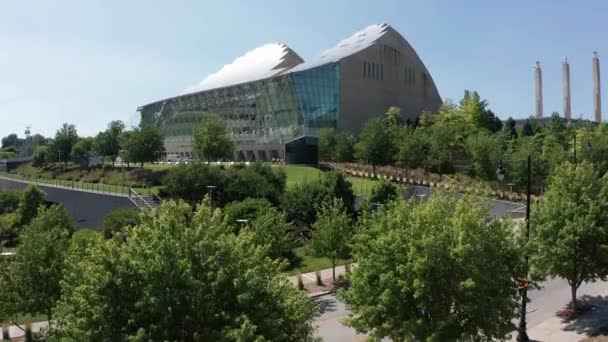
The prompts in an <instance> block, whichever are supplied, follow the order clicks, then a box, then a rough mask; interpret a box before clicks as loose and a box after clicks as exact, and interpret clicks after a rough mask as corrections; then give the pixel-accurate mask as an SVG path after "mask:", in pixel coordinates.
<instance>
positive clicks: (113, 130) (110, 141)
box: [95, 120, 125, 166]
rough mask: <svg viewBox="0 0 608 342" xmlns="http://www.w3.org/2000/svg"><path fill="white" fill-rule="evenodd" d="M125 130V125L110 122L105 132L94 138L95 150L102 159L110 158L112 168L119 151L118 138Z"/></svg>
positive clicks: (118, 121) (119, 143)
mask: <svg viewBox="0 0 608 342" xmlns="http://www.w3.org/2000/svg"><path fill="white" fill-rule="evenodd" d="M124 130H125V124H124V123H123V122H122V121H120V120H115V121H111V122H110V123H109V124H108V127H107V128H106V130H105V131H103V132H99V134H97V136H96V137H95V145H96V149H97V151H98V152H99V154H101V155H102V156H104V157H107V158H110V160H111V161H112V166H114V163H115V162H116V158H118V155H119V153H120V150H121V142H120V137H121V135H122V132H123V131H124Z"/></svg>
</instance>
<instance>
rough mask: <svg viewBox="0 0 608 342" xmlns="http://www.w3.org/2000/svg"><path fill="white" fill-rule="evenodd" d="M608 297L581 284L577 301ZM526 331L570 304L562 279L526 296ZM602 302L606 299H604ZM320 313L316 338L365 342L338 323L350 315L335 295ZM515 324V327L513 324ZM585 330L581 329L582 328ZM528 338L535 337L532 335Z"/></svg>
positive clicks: (602, 287)
mask: <svg viewBox="0 0 608 342" xmlns="http://www.w3.org/2000/svg"><path fill="white" fill-rule="evenodd" d="M607 293H608V282H602V281H600V282H595V283H588V284H582V285H581V287H580V288H579V291H578V298H579V300H580V299H581V298H585V297H593V298H598V297H597V296H598V295H606V294H607ZM528 297H529V298H530V303H528V315H527V320H528V331H530V330H531V329H533V328H534V327H535V326H536V325H539V324H540V323H541V322H543V321H545V320H547V319H549V318H551V317H552V316H554V315H555V313H556V312H557V311H558V310H560V309H561V308H563V307H564V306H565V305H566V304H568V302H569V301H570V286H569V285H568V283H567V282H566V281H565V280H563V279H552V280H549V281H546V282H544V283H543V284H542V288H541V289H540V290H533V291H530V292H529V293H528ZM602 300H603V301H606V300H608V298H605V297H604V298H603V299H602ZM316 301H317V303H319V306H320V309H321V315H320V317H319V318H318V319H317V321H316V324H317V336H319V337H322V338H323V341H326V342H333V341H336V342H337V341H365V336H364V335H358V334H357V333H356V332H355V330H354V329H352V328H349V327H346V326H344V325H343V324H342V323H341V322H342V320H343V319H344V318H346V317H347V316H348V314H349V313H350V312H349V311H348V309H347V308H346V307H345V306H344V304H343V303H342V302H340V301H339V300H338V299H337V298H336V295H335V294H329V295H326V296H323V297H319V298H317V299H316ZM514 323H517V321H516V322H514ZM583 328H584V327H583ZM530 337H531V338H534V335H533V334H531V336H530Z"/></svg>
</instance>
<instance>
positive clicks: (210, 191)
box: [207, 185, 216, 212]
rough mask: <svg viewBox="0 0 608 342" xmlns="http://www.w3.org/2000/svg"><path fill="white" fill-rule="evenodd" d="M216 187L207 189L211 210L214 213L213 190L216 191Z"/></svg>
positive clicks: (210, 186)
mask: <svg viewBox="0 0 608 342" xmlns="http://www.w3.org/2000/svg"><path fill="white" fill-rule="evenodd" d="M215 188H216V186H215V185H207V189H209V209H211V212H213V189H215Z"/></svg>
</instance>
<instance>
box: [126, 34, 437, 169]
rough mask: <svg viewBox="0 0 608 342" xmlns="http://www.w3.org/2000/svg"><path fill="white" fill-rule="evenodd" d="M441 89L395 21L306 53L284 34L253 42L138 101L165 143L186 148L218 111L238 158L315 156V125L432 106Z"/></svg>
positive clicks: (350, 124) (187, 151) (349, 125)
mask: <svg viewBox="0 0 608 342" xmlns="http://www.w3.org/2000/svg"><path fill="white" fill-rule="evenodd" d="M441 103H442V102H441V98H440V96H439V92H438V91H437V88H436V87H435V84H434V82H433V78H432V77H431V75H430V73H429V71H428V70H427V68H426V67H425V66H424V63H423V62H422V60H420V57H418V54H417V53H416V51H415V50H414V49H413V48H412V46H411V45H410V44H409V43H408V42H407V41H406V40H405V38H403V36H401V34H399V32H397V31H396V30H395V29H393V28H392V27H391V26H389V25H386V24H383V25H371V26H369V27H367V28H365V29H363V30H361V31H359V32H356V33H355V34H353V35H352V36H351V37H349V38H347V39H345V40H343V41H341V42H339V43H338V44H337V45H336V46H335V47H332V48H330V49H328V50H326V51H324V52H323V53H321V54H320V55H319V56H318V57H317V58H316V59H314V60H312V61H309V62H304V60H303V59H302V58H301V57H300V56H299V55H298V54H297V53H296V52H295V51H294V50H292V49H290V48H289V47H288V46H286V45H284V44H276V43H275V44H267V45H264V46H261V47H258V48H256V49H254V50H252V51H250V52H247V53H246V54H245V55H243V56H241V57H239V58H237V59H236V60H235V61H234V62H232V63H231V64H228V65H225V66H224V67H223V68H222V69H221V70H219V71H218V72H216V73H214V74H211V75H209V76H208V77H207V78H205V79H204V80H203V81H202V82H201V83H200V84H198V85H196V86H194V87H191V88H188V89H187V90H186V91H185V92H184V94H182V95H179V96H176V97H171V98H168V99H164V100H160V101H157V102H153V103H150V104H147V105H144V106H141V107H140V108H138V111H139V112H140V113H141V120H142V123H148V124H155V125H157V126H158V127H160V128H161V130H162V132H163V133H164V134H165V137H166V141H165V147H166V150H167V153H177V154H179V155H181V156H184V157H189V156H191V155H192V133H193V131H194V130H195V129H197V128H198V127H199V125H200V123H201V121H202V120H203V118H205V117H207V116H219V117H221V118H222V119H223V120H225V122H226V123H227V125H228V126H229V127H230V128H231V130H232V134H233V137H234V139H235V141H236V143H237V149H236V151H235V155H234V158H235V159H236V160H271V159H282V160H285V161H286V162H287V163H308V162H315V161H316V141H317V138H316V137H317V136H318V132H319V130H320V129H321V128H325V127H331V128H335V129H337V130H340V131H350V132H352V133H355V134H357V133H359V131H360V130H361V128H362V126H363V124H364V123H365V121H366V120H367V119H369V118H371V117H373V116H377V115H382V114H383V113H385V112H386V110H387V109H388V108H389V107H391V106H397V107H399V108H400V109H401V114H402V117H403V119H404V120H406V119H407V118H409V119H411V120H414V119H415V118H416V117H417V116H418V115H419V114H420V113H421V112H423V111H425V110H430V111H435V110H437V109H438V108H439V106H441Z"/></svg>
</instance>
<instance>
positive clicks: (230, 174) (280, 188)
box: [218, 162, 286, 205]
mask: <svg viewBox="0 0 608 342" xmlns="http://www.w3.org/2000/svg"><path fill="white" fill-rule="evenodd" d="M224 179H225V184H224V185H223V190H222V189H219V191H218V193H219V194H221V195H222V196H223V203H226V202H232V201H242V200H244V199H246V198H248V197H252V198H265V199H267V200H268V201H270V203H272V204H274V205H278V204H279V203H280V202H281V198H282V197H283V193H284V192H285V186H286V185H285V180H286V176H285V173H284V172H283V171H282V170H280V169H278V170H273V168H272V167H271V166H270V165H268V164H263V163H260V162H257V163H254V164H252V165H250V166H247V167H242V168H230V169H228V170H226V177H225V178H224Z"/></svg>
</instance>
